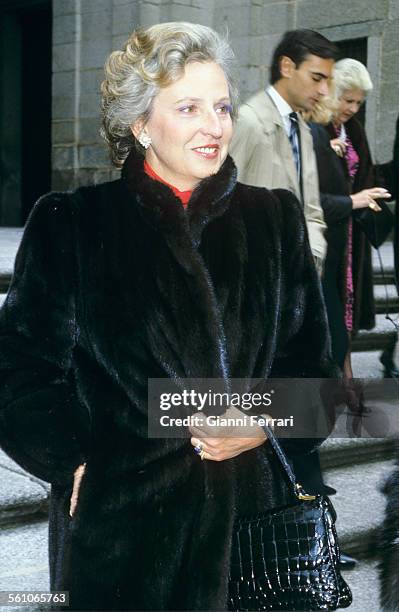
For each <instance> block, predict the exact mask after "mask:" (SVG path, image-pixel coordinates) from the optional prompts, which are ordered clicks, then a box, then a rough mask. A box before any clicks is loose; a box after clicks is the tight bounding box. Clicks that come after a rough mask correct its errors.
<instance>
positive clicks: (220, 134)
mask: <svg viewBox="0 0 399 612" xmlns="http://www.w3.org/2000/svg"><path fill="white" fill-rule="evenodd" d="M232 60H233V55H232V52H231V49H230V47H229V45H228V44H227V43H226V41H225V40H224V39H222V38H221V37H220V36H219V35H218V34H217V33H216V32H214V31H213V30H211V29H210V28H207V27H205V26H200V25H194V24H190V23H165V24H160V25H155V26H152V27H150V28H148V29H144V30H143V29H140V30H136V31H135V32H133V34H132V35H131V36H130V38H129V40H128V41H127V43H126V45H125V47H124V49H123V50H120V51H115V52H114V53H112V54H111V56H110V57H109V59H108V61H107V63H106V66H105V80H104V82H103V84H102V93H103V107H102V108H103V135H104V137H105V139H106V141H107V142H108V144H109V146H110V150H111V156H112V160H113V162H114V164H115V165H116V166H117V167H119V168H121V169H122V173H121V178H120V179H119V180H116V181H114V182H109V183H104V184H101V185H96V186H90V187H84V188H80V189H77V190H76V191H74V192H68V193H50V194H48V195H46V196H44V197H42V198H41V199H40V200H39V201H38V203H37V204H36V206H35V207H34V210H33V212H32V215H31V217H30V219H29V222H28V224H27V227H26V230H25V234H24V237H23V240H22V243H21V247H20V250H19V253H18V256H17V260H16V268H15V274H14V277H13V281H12V283H11V287H10V290H9V293H8V296H7V299H6V302H5V304H4V307H3V309H2V311H1V313H0V444H1V446H2V447H3V448H4V449H5V450H6V452H7V453H9V455H10V456H11V457H13V458H14V459H15V460H16V461H17V462H18V463H20V465H22V466H23V467H24V468H25V469H27V470H28V471H30V472H31V473H32V474H34V475H36V476H38V477H39V478H42V479H44V480H47V481H48V482H50V483H52V496H51V508H50V559H51V589H52V590H64V591H68V592H69V607H68V608H67V609H73V610H222V609H225V608H226V606H227V600H228V578H229V569H230V548H231V541H232V531H233V523H234V520H235V519H236V518H237V517H238V516H247V515H252V514H254V513H256V512H259V511H263V510H267V509H270V508H272V507H276V506H281V505H283V504H284V503H287V501H288V499H289V498H288V494H287V489H286V487H285V483H284V482H283V479H282V473H281V471H280V469H279V467H278V465H277V459H274V457H273V456H272V455H271V454H270V452H269V451H268V445H267V444H266V443H265V442H266V437H265V433H264V431H263V429H262V428H261V427H260V426H259V425H257V424H255V426H254V428H253V430H252V432H251V435H250V436H249V435H248V431H247V429H245V430H242V429H240V427H238V426H237V428H236V429H235V436H234V437H233V436H230V437H227V436H225V437H223V438H220V437H216V436H214V437H209V436H210V434H209V430H204V429H203V428H201V425H200V424H199V425H198V426H197V427H196V428H195V429H193V428H192V429H191V430H190V431H191V434H190V435H189V437H185V436H182V435H180V437H179V436H178V435H176V433H175V434H174V435H173V437H169V438H168V435H167V431H163V432H162V434H161V435H162V437H160V436H159V435H157V436H154V437H149V435H148V426H149V422H150V417H151V414H150V411H149V398H150V395H149V389H148V381H149V379H161V380H162V381H163V384H164V385H165V388H166V389H170V388H171V386H172V388H173V389H174V390H176V391H178V390H179V389H180V385H181V383H182V381H184V379H186V378H190V379H199V380H204V379H215V378H216V379H219V381H221V385H222V387H223V388H229V382H228V379H229V378H231V377H237V378H240V379H245V380H248V384H250V379H251V378H254V377H256V378H261V379H265V378H267V377H270V376H271V377H288V376H291V377H299V376H303V377H309V378H319V377H324V376H329V375H331V373H332V372H333V371H334V369H333V366H332V361H331V358H330V353H329V342H328V334H327V322H326V319H325V316H324V310H323V301H322V297H321V294H320V288H319V283H318V278H317V273H316V270H315V267H314V264H313V258H312V254H311V251H310V248H309V243H308V239H307V234H306V230H305V225H304V218H303V213H302V210H301V207H300V205H299V203H298V202H297V200H296V199H295V197H294V196H293V195H291V194H290V193H289V192H286V191H276V192H269V191H267V190H266V189H260V188H253V187H248V186H244V185H241V184H239V183H237V181H236V168H235V166H234V163H233V161H232V159H231V158H230V157H229V156H228V153H227V150H228V145H229V142H230V139H231V135H232V129H233V117H234V115H235V109H236V88H235V85H234V81H233V77H232V71H231V70H232ZM168 382H169V386H167V383H168ZM207 388H208V387H207ZM219 388H220V387H219ZM158 409H159V405H158ZM154 410H155V408H153V415H152V418H155V420H156V418H157V417H159V413H158V411H157V410H155V412H154ZM184 410H185V414H186V415H188V416H190V415H191V414H194V413H195V406H186V407H185V408H184ZM215 410H216V413H217V414H218V415H220V414H224V411H225V408H223V407H221V408H220V409H219V408H218V409H216V408H215ZM262 412H263V410H262V406H261V407H259V408H258V413H257V414H259V413H262ZM307 447H308V448H307V450H310V448H309V443H307ZM291 448H293V449H294V450H296V451H297V452H298V451H299V452H303V450H304V449H303V447H302V446H301V445H299V446H295V444H294V443H293V444H292V445H291ZM201 460H202V461H201ZM74 475H75V476H74ZM259 602H260V603H259V606H260V608H262V609H263V607H264V606H263V603H262V592H261V591H260V592H259Z"/></svg>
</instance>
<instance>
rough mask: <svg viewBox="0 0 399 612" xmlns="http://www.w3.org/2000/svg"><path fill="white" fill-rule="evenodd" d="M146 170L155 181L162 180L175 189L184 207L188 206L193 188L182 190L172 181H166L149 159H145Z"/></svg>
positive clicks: (174, 191)
mask: <svg viewBox="0 0 399 612" xmlns="http://www.w3.org/2000/svg"><path fill="white" fill-rule="evenodd" d="M144 172H145V173H146V174H148V176H150V177H151V178H153V179H154V180H155V181H160V182H161V183H164V184H165V185H167V186H168V187H170V189H171V190H172V191H173V193H174V194H175V196H176V197H177V198H179V200H180V201H181V203H182V204H183V206H184V208H185V207H186V206H187V204H188V201H189V199H190V197H191V194H192V193H193V192H192V190H190V191H180V190H179V189H177V187H174V186H173V185H171V184H170V183H167V182H166V181H164V180H163V178H161V177H160V176H158V174H156V172H154V170H153V169H152V168H151V166H150V164H149V163H148V161H147V160H144Z"/></svg>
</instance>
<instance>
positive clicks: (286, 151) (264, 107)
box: [254, 91, 301, 199]
mask: <svg viewBox="0 0 399 612" xmlns="http://www.w3.org/2000/svg"><path fill="white" fill-rule="evenodd" d="M254 102H255V105H254V109H256V113H257V115H258V117H259V120H260V122H261V124H262V127H263V130H264V131H265V133H266V134H270V133H272V132H274V144H275V150H276V151H278V154H279V156H280V157H281V159H282V161H283V164H284V167H285V171H286V173H287V178H288V181H289V184H288V185H287V188H289V189H290V190H291V191H293V192H294V193H295V195H296V196H297V197H298V198H299V199H301V192H300V188H299V182H298V176H297V171H296V166H295V161H294V157H293V155H292V150H291V145H290V141H289V139H288V136H287V133H286V131H285V127H284V124H283V120H282V117H281V115H280V113H279V112H278V110H277V108H276V106H275V105H274V103H273V100H272V99H271V97H270V96H269V95H268V94H267V93H266V92H264V91H262V92H260V94H259V97H256V98H255V100H254Z"/></svg>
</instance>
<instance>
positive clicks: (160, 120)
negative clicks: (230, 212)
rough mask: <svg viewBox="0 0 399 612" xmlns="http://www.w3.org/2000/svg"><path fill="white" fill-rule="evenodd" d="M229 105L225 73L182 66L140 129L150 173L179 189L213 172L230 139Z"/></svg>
mask: <svg viewBox="0 0 399 612" xmlns="http://www.w3.org/2000/svg"><path fill="white" fill-rule="evenodd" d="M230 104H231V101H230V96H229V88H228V84H227V80H226V77H225V74H224V72H223V70H222V69H221V68H220V66H218V65H217V64H215V63H214V62H206V63H200V62H193V63H190V64H188V65H187V66H186V68H185V71H184V75H183V76H182V77H181V78H180V79H179V80H178V81H176V82H174V83H173V84H172V85H169V86H168V87H165V88H163V89H161V91H160V92H159V93H158V95H157V96H156V97H155V98H154V102H153V108H152V112H151V116H150V118H149V120H148V121H147V123H146V124H145V126H144V129H143V131H144V133H145V134H148V135H149V136H150V137H151V141H152V144H151V145H150V147H149V148H148V149H147V151H146V160H147V162H148V163H149V164H150V166H151V167H152V168H153V170H154V171H155V172H156V174H158V175H159V176H160V177H161V178H162V179H163V180H164V181H166V182H168V183H170V184H172V185H173V186H174V187H177V188H178V189H179V190H180V191H188V190H191V189H193V188H194V187H195V185H196V184H197V183H198V182H199V181H200V180H201V179H203V178H205V177H207V176H210V175H211V174H215V173H216V172H217V171H218V170H219V168H220V166H221V165H222V163H223V162H224V160H225V159H226V156H227V150H228V146H229V143H230V140H231V137H232V120H231V114H230V113H231V106H230ZM133 130H134V133H135V135H136V131H135V128H133Z"/></svg>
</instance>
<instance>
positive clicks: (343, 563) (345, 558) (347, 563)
mask: <svg viewBox="0 0 399 612" xmlns="http://www.w3.org/2000/svg"><path fill="white" fill-rule="evenodd" d="M356 565H357V560H356V559H354V558H353V557H350V556H349V555H346V554H345V553H341V556H340V558H339V568H340V569H342V570H349V569H353V568H354V567H355V566H356Z"/></svg>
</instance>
